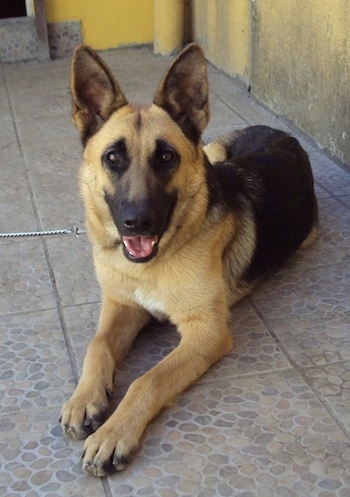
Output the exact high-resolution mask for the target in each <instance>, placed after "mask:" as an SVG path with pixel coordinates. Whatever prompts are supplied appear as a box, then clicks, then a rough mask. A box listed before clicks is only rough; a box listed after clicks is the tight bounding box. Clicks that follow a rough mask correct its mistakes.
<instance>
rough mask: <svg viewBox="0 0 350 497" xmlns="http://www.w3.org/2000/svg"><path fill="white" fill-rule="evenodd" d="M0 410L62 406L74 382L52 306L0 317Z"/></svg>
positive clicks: (16, 410)
mask: <svg viewBox="0 0 350 497" xmlns="http://www.w3.org/2000/svg"><path fill="white" fill-rule="evenodd" d="M0 334H1V345H0V364H1V370H0V379H1V383H0V396H1V406H0V414H3V413H8V414H9V413H13V412H20V411H24V410H29V411H30V410H33V409H34V410H35V409H36V408H39V407H47V406H56V407H57V406H59V407H60V406H61V404H62V403H63V402H64V401H65V400H66V397H67V392H71V390H72V388H71V386H70V385H71V384H72V382H73V377H72V372H71V367H70V363H69V357H68V354H67V350H66V343H65V340H64V337H63V333H62V328H61V325H60V321H59V318H58V315H57V311H56V310H55V309H53V310H50V311H43V312H33V313H23V314H17V315H8V316H3V317H2V318H1V321H0Z"/></svg>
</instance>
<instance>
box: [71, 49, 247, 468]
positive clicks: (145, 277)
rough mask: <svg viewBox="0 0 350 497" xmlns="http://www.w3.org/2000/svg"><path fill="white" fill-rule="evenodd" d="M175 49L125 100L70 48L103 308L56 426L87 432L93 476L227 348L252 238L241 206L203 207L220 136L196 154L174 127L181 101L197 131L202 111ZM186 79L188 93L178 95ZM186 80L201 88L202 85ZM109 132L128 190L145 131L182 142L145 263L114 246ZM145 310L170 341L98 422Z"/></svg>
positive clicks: (189, 71)
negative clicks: (174, 336) (123, 162)
mask: <svg viewBox="0 0 350 497" xmlns="http://www.w3.org/2000/svg"><path fill="white" fill-rule="evenodd" d="M186 50H187V51H186ZM184 53H185V55H180V56H179V58H178V59H177V60H176V61H175V62H174V64H173V65H172V66H171V67H170V69H169V70H168V71H167V73H166V74H165V76H164V78H163V80H162V82H161V84H160V87H159V89H158V91H157V93H156V97H155V104H152V105H151V106H150V107H142V106H135V105H130V104H126V99H125V98H124V96H123V94H122V93H121V90H120V88H119V86H118V85H117V83H116V82H115V81H114V80H113V79H112V76H111V74H110V72H109V70H108V68H106V66H105V65H104V63H102V62H101V61H100V60H99V59H98V57H97V56H96V54H95V53H94V52H93V51H91V49H88V48H86V47H80V48H78V50H77V52H76V54H75V57H74V59H73V78H72V95H73V113H74V121H75V124H76V126H77V127H78V129H79V130H80V132H81V134H82V138H83V140H85V141H86V147H85V150H84V157H83V164H82V166H81V170H80V184H81V190H82V194H83V199H84V205H85V210H86V223H87V229H88V234H89V238H90V240H91V243H92V247H93V257H94V263H95V268H96V274H97V277H98V280H99V282H100V285H101V289H102V309H101V315H100V319H99V324H98V329H97V333H96V336H95V338H94V339H93V340H92V342H91V343H90V345H89V347H88V350H87V354H86V357H85V360H84V366H83V372H82V376H81V379H80V381H79V384H78V386H77V388H76V391H75V393H74V394H73V396H72V397H71V398H70V399H69V401H68V402H67V403H66V404H65V405H64V406H63V408H62V427H63V430H64V432H65V433H66V434H67V435H68V436H71V437H73V438H83V437H85V436H87V435H89V434H90V432H92V431H94V430H97V431H95V433H93V434H90V436H89V437H88V438H87V440H86V442H85V454H84V456H83V469H84V470H85V471H86V472H88V473H90V474H92V475H95V476H103V475H106V474H109V473H111V472H113V471H115V470H121V469H123V468H124V467H125V465H126V464H127V462H128V460H129V459H130V458H131V457H132V456H133V455H134V453H135V450H136V448H137V446H138V444H139V440H140V438H141V436H142V433H143V432H144V430H145V428H146V426H147V424H148V423H149V421H150V420H151V419H152V418H153V417H154V416H155V415H156V414H157V413H158V412H159V410H160V409H161V408H162V407H164V406H166V405H168V404H169V403H170V402H171V401H172V400H173V399H174V397H175V396H176V395H178V394H179V393H180V392H181V391H183V390H184V389H185V388H187V387H188V386H189V385H190V384H191V383H192V382H194V381H195V380H196V379H197V378H198V377H200V376H201V375H202V374H203V373H204V372H205V371H206V370H207V369H208V368H209V366H210V365H211V364H213V363H214V362H216V361H217V360H218V359H220V358H221V357H222V356H224V355H225V354H228V353H229V352H230V351H231V348H232V338H231V334H230V332H229V329H228V307H229V306H230V305H231V304H232V303H234V302H236V301H237V300H239V299H240V298H242V297H243V296H244V295H245V294H246V293H248V291H249V290H250V289H251V285H247V286H243V287H242V286H240V285H239V284H238V283H237V282H238V280H239V276H240V275H241V274H242V273H243V272H244V270H245V268H246V267H247V265H248V263H249V261H250V259H251V257H252V254H253V251H254V247H255V226H254V222H253V219H252V218H253V215H252V213H250V212H249V211H247V212H246V213H245V216H244V218H239V217H235V216H234V215H233V214H232V213H227V214H223V213H222V212H221V211H220V210H219V208H218V210H217V212H216V211H215V209H214V210H213V211H212V212H211V214H210V216H209V217H208V214H207V206H208V187H207V183H206V178H205V170H204V167H203V161H204V160H205V157H204V153H205V154H207V156H208V157H209V158H210V159H211V160H212V161H216V160H221V159H223V158H224V159H225V157H224V145H223V143H224V141H220V140H219V141H216V142H215V143H213V144H211V145H209V146H207V147H206V148H205V152H203V149H202V145H201V143H200V142H198V144H195V142H194V141H193V140H191V139H189V138H188V137H187V136H185V131H183V130H184V129H185V130H186V128H185V124H183V122H184V117H183V113H182V109H181V105H184V106H185V108H186V109H187V107H186V106H187V105H188V106H189V107H188V108H189V111H188V113H187V114H191V113H192V115H190V118H191V120H192V123H194V127H195V129H198V130H199V132H202V130H203V129H204V127H205V125H206V123H207V120H208V109H207V101H206V92H207V88H206V73H205V61H204V57H203V54H202V52H201V51H200V49H199V47H196V46H190V48H188V49H185V51H184ZM194 66H198V67H197V70H196V67H194ZM96 71H99V74H100V76H99V79H98V78H97V79H96V77H95V76H94V73H95V72H96ZM174 73H176V74H175V76H177V77H176V78H174V80H176V81H177V80H179V81H183V78H179V77H178V76H179V74H180V75H181V76H182V75H183V74H185V76H186V75H187V80H186V81H185V82H184V83H181V84H183V88H181V92H180V94H179V91H178V90H177V88H176V87H175V88H173V81H172V78H173V76H174ZM89 78H90V79H91V91H90V89H89V90H88V91H89V92H90V93H93V96H92V97H91V105H90V107H87V106H86V105H85V101H84V98H82V97H81V92H82V91H86V87H87V85H88V82H87V80H89ZM101 78H104V79H103V84H100V79H101ZM186 85H187V86H188V87H189V91H188V95H187V97H188V99H189V103H187V102H185V103H183V100H184V98H187V97H186V94H185V93H186V91H187V87H186ZM197 87H198V88H202V87H203V88H204V89H203V94H201V93H200V91H198V89H197ZM88 88H90V86H88ZM193 88H194V89H195V91H194V90H193ZM184 92H185V93H184ZM184 94H185V97H184V96H183V95H184ZM113 95H114V96H113ZM179 95H180V96H179ZM89 98H90V97H89ZM162 106H164V107H167V108H169V109H170V110H169V112H170V113H171V114H172V115H173V116H174V118H172V117H170V115H169V113H168V112H166V111H165V110H164V109H163V108H162ZM95 114H96V115H95ZM185 117H186V116H185ZM175 121H176V122H175ZM140 123H141V124H140ZM189 132H191V130H190V131H189ZM88 133H90V135H88ZM120 137H123V139H125V142H126V146H127V148H128V151H129V153H130V155H131V159H130V166H129V169H130V170H132V169H133V170H134V175H133V178H134V180H133V183H132V185H131V186H130V188H129V194H130V196H131V198H133V199H135V200H137V198H138V196H139V195H140V191H141V190H142V188H143V185H144V184H145V180H144V178H146V177H147V175H148V174H150V172H149V171H148V170H147V167H148V166H147V164H148V158H149V157H150V155H151V154H152V153H153V151H154V148H155V141H156V140H157V139H159V138H161V139H162V140H165V141H166V142H168V143H169V144H170V145H172V146H173V147H174V149H176V150H179V151H181V161H180V165H179V167H178V169H177V170H176V171H175V173H174V175H173V177H172V179H171V183H170V185H169V188H170V187H171V188H176V189H177V191H178V192H179V193H178V199H177V203H176V206H175V210H174V212H173V214H172V218H171V223H170V225H169V227H168V228H167V230H166V231H165V232H164V234H163V236H162V238H161V242H160V244H159V251H158V254H157V255H156V257H154V258H153V259H151V260H150V261H149V262H147V263H145V264H135V263H133V262H130V261H129V260H128V259H127V258H126V257H125V256H124V255H123V253H122V248H121V244H119V242H120V239H121V237H120V234H119V232H118V229H117V227H116V224H115V222H114V220H113V218H112V216H111V212H110V209H109V207H108V205H107V203H106V201H105V197H104V192H108V193H109V194H111V195H113V194H114V188H115V186H114V183H113V181H111V175H110V173H109V172H108V171H107V170H106V168H104V167H102V165H101V157H102V155H103V153H104V150H105V148H106V146H108V144H110V143H113V142H114V141H115V140H117V139H119V138H120ZM229 243H232V244H234V245H235V249H236V250H235V251H234V252H232V253H229V254H228V255H226V257H225V263H224V264H223V254H224V252H225V249H226V248H227V246H228V244H229ZM151 316H155V317H157V318H165V317H167V318H170V319H171V321H172V322H173V323H174V324H175V325H176V326H177V329H178V332H179V334H180V336H181V341H180V344H179V345H178V347H176V348H175V349H174V350H173V351H172V352H171V353H170V354H169V355H168V356H167V357H165V358H164V359H163V360H162V361H161V362H160V363H159V364H157V365H156V366H155V367H153V368H152V369H151V370H150V371H149V372H148V373H146V374H145V375H143V376H142V377H140V378H139V379H137V380H136V381H135V382H134V383H133V384H132V385H131V386H130V388H129V390H128V392H127V394H126V396H125V397H124V399H123V400H122V402H121V403H120V404H119V406H118V408H117V409H116V411H115V412H114V413H113V414H112V415H111V416H110V418H109V419H108V420H107V421H105V422H104V423H103V424H102V426H100V425H101V422H102V420H103V418H102V416H103V414H104V412H105V411H106V409H107V406H108V396H109V395H111V392H112V389H113V374H114V371H115V368H116V365H117V364H118V363H119V362H120V361H121V360H122V359H123V358H124V356H125V355H126V354H127V352H128V350H129V349H130V347H131V345H132V342H133V340H134V339H135V337H136V335H137V333H138V331H139V330H140V329H141V328H142V327H143V326H144V325H145V324H146V323H147V322H148V321H149V319H150V317H151Z"/></svg>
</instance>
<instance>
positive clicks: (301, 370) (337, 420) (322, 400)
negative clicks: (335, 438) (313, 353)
mask: <svg viewBox="0 0 350 497" xmlns="http://www.w3.org/2000/svg"><path fill="white" fill-rule="evenodd" d="M249 303H250V304H251V307H252V309H253V310H254V312H255V313H256V315H257V316H258V318H259V319H260V321H261V322H262V324H263V325H264V326H265V328H266V329H267V330H268V332H269V333H270V335H271V336H272V338H273V339H274V340H275V342H276V343H277V345H278V347H279V348H280V349H281V351H282V352H283V353H284V354H285V356H286V357H287V359H288V361H289V362H290V364H291V367H292V368H293V370H294V371H295V372H296V373H297V374H299V375H300V377H301V378H302V379H303V381H304V382H305V384H306V385H307V386H308V388H309V389H310V390H311V392H312V393H313V395H314V396H315V397H316V399H317V400H318V401H319V402H320V404H321V405H322V406H323V407H324V409H325V410H326V411H327V412H328V414H329V416H330V417H331V418H332V420H333V421H334V422H335V424H336V425H337V426H338V427H339V429H340V430H341V431H342V432H343V433H344V435H345V436H346V438H347V439H350V433H349V430H348V429H347V428H346V426H345V424H344V423H343V422H342V421H341V419H340V418H338V416H337V415H336V413H335V412H334V411H332V408H331V406H329V403H328V401H327V400H326V399H325V398H324V397H322V396H321V394H319V393H318V392H317V390H315V389H314V387H313V385H312V383H311V382H310V381H309V379H308V377H307V376H306V374H305V373H306V371H307V370H310V369H315V368H320V367H321V368H322V367H323V368H324V367H327V366H333V365H336V364H345V363H349V360H346V359H344V360H342V361H336V362H332V363H327V364H323V365H322V366H299V365H298V364H297V363H296V362H295V361H294V360H293V359H292V358H291V357H290V355H289V353H288V351H287V349H286V347H285V346H284V345H283V344H282V342H281V341H280V339H279V338H278V336H277V335H276V334H275V332H274V331H273V329H272V328H271V326H270V325H269V323H268V321H267V320H266V319H265V318H264V316H263V315H262V314H261V312H260V311H259V309H258V307H257V306H256V304H255V303H254V301H253V300H252V299H251V298H250V297H249ZM280 371H283V370H280ZM285 371H286V370H285Z"/></svg>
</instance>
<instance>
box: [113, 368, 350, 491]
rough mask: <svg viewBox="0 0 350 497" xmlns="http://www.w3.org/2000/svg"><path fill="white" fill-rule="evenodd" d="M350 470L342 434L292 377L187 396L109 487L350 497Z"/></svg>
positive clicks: (241, 382)
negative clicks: (347, 495)
mask: <svg viewBox="0 0 350 497" xmlns="http://www.w3.org/2000/svg"><path fill="white" fill-rule="evenodd" d="M349 462H350V445H349V443H348V442H347V441H346V440H344V433H343V432H342V431H341V430H340V429H339V428H338V427H337V426H336V425H335V424H334V422H333V419H332V418H331V417H330V416H329V414H328V412H327V411H326V410H325V409H324V408H323V407H322V405H321V404H320V402H319V401H318V400H317V398H316V397H315V396H314V394H313V393H312V392H311V390H310V389H309V388H308V387H307V386H306V385H305V384H304V382H303V380H302V379H301V377H300V376H299V375H298V374H296V373H295V372H293V371H287V372H281V373H276V374H271V375H260V376H256V377H254V378H241V379H236V380H235V381H234V382H232V383H231V382H228V381H222V382H218V383H216V384H212V385H207V386H206V388H202V387H201V388H199V387H198V386H194V387H192V388H190V389H189V390H188V391H187V392H186V393H185V394H184V395H182V396H181V398H180V399H179V400H178V401H177V402H176V403H175V405H174V406H173V407H171V408H169V409H167V410H165V411H163V412H162V413H161V414H160V415H159V416H158V418H156V419H155V420H154V421H153V422H152V423H151V425H150V426H149V428H148V429H147V430H146V434H145V436H144V439H143V447H142V450H141V453H140V455H139V456H138V457H137V458H136V459H135V461H134V462H133V463H132V464H131V466H130V467H129V468H128V469H127V470H126V471H124V472H123V473H121V474H118V475H116V476H114V477H112V478H110V479H109V484H110V487H111V490H112V493H113V494H114V495H123V493H125V494H126V495H135V496H137V495H147V492H151V490H150V489H151V488H152V489H153V493H152V494H151V495H157V496H163V495H164V496H165V495H167V496H169V497H175V496H176V497H177V496H188V495H196V496H242V497H243V496H245V497H254V496H259V497H260V496H266V497H268V496H269V497H270V496H271V495H276V496H280V497H284V496H301V495H303V496H304V495H312V496H318V497H321V496H324V495H327V494H325V493H324V492H327V491H330V492H332V495H334V496H342V497H345V495H346V492H348V491H349V490H350V469H349ZM165 489H167V492H165Z"/></svg>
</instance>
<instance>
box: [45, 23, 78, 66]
mask: <svg viewBox="0 0 350 497" xmlns="http://www.w3.org/2000/svg"><path fill="white" fill-rule="evenodd" d="M47 35H48V41H49V47H50V57H51V58H52V59H57V58H59V57H66V56H71V55H72V53H73V52H74V49H75V48H76V47H77V46H78V45H80V44H81V43H82V39H81V26H80V21H66V22H64V21H63V22H55V23H48V25H47Z"/></svg>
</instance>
